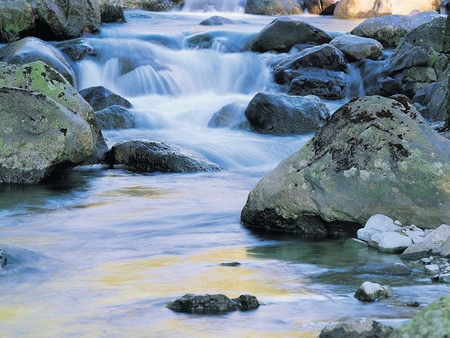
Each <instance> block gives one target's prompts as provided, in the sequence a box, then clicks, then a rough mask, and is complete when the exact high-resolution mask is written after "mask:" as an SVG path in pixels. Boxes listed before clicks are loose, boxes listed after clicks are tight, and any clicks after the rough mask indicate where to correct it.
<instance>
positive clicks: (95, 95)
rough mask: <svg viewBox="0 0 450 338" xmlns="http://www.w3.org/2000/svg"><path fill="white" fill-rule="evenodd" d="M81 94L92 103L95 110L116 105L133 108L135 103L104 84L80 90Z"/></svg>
mask: <svg viewBox="0 0 450 338" xmlns="http://www.w3.org/2000/svg"><path fill="white" fill-rule="evenodd" d="M80 95H81V96H83V98H84V99H85V100H86V101H87V103H89V104H90V105H91V107H92V108H93V109H94V111H100V110H102V109H105V108H108V107H110V106H114V105H117V106H122V107H125V108H133V105H132V104H131V103H130V102H129V101H128V100H127V99H125V98H123V97H121V96H120V95H117V94H116V93H113V92H112V91H110V90H109V89H107V88H105V87H103V86H97V87H89V88H85V89H83V90H80Z"/></svg>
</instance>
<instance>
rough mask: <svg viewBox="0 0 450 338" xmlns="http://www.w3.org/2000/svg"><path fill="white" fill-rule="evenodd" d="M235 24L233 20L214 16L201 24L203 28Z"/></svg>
mask: <svg viewBox="0 0 450 338" xmlns="http://www.w3.org/2000/svg"><path fill="white" fill-rule="evenodd" d="M234 23H235V22H234V21H233V20H231V19H228V18H225V17H223V16H218V15H214V16H212V17H210V18H208V19H205V20H203V21H202V22H200V23H199V25H202V26H223V25H233V24H234Z"/></svg>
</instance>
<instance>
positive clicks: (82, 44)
mask: <svg viewBox="0 0 450 338" xmlns="http://www.w3.org/2000/svg"><path fill="white" fill-rule="evenodd" d="M57 48H58V49H59V50H60V51H61V52H63V53H64V54H66V55H67V56H68V57H69V58H70V59H71V60H72V61H80V60H83V59H85V58H87V57H89V56H97V52H96V51H95V50H94V48H93V47H92V46H91V45H89V44H88V43H87V42H86V41H83V40H71V41H68V42H63V43H61V44H59V45H57Z"/></svg>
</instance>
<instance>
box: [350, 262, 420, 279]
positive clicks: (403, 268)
mask: <svg viewBox="0 0 450 338" xmlns="http://www.w3.org/2000/svg"><path fill="white" fill-rule="evenodd" d="M355 272H357V273H364V274H375V275H391V276H408V275H410V274H412V273H413V269H411V268H410V267H409V266H407V265H405V264H403V263H370V264H367V265H365V266H362V267H358V268H356V269H355Z"/></svg>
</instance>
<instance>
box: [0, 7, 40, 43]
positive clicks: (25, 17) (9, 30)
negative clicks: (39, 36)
mask: <svg viewBox="0 0 450 338" xmlns="http://www.w3.org/2000/svg"><path fill="white" fill-rule="evenodd" d="M35 21H36V20H35V15H34V12H33V8H32V7H31V6H30V4H28V2H27V1H26V0H16V1H1V2H0V43H9V42H12V41H16V40H19V39H21V38H23V37H25V36H28V35H31V34H32V33H33V32H34V28H35Z"/></svg>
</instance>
